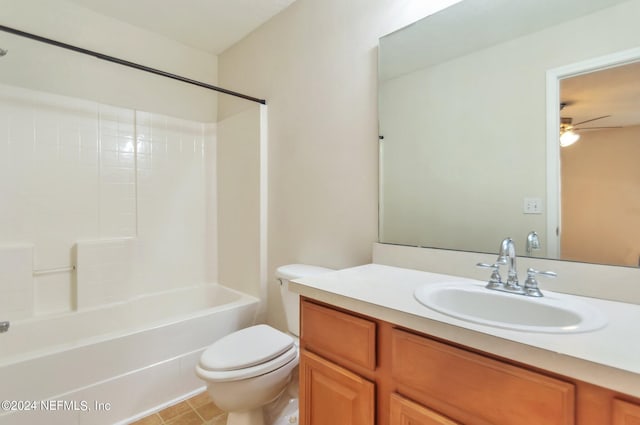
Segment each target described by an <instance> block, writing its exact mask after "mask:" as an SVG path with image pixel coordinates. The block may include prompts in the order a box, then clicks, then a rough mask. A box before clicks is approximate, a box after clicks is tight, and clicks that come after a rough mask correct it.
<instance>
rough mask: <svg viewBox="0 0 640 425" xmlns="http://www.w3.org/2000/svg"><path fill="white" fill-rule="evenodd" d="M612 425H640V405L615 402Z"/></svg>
mask: <svg viewBox="0 0 640 425" xmlns="http://www.w3.org/2000/svg"><path fill="white" fill-rule="evenodd" d="M612 425H640V404H634V403H629V402H627V401H624V400H618V399H615V400H613V422H612Z"/></svg>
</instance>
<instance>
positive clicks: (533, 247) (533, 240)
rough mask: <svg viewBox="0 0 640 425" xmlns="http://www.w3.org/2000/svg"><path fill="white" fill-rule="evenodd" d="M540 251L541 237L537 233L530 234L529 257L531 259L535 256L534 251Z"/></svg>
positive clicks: (528, 243)
mask: <svg viewBox="0 0 640 425" xmlns="http://www.w3.org/2000/svg"><path fill="white" fill-rule="evenodd" d="M539 249H540V237H539V236H538V233H536V232H535V231H531V232H529V234H528V235H527V255H528V256H529V257H531V256H532V255H533V251H537V250H539Z"/></svg>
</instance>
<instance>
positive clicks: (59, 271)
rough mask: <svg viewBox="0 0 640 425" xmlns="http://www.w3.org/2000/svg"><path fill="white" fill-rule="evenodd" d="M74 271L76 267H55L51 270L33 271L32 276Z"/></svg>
mask: <svg viewBox="0 0 640 425" xmlns="http://www.w3.org/2000/svg"><path fill="white" fill-rule="evenodd" d="M75 270H76V266H69V267H56V268H52V269H40V270H34V271H33V275H34V276H40V275H43V274H51V273H64V272H74V271H75Z"/></svg>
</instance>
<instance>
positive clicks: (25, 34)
mask: <svg viewBox="0 0 640 425" xmlns="http://www.w3.org/2000/svg"><path fill="white" fill-rule="evenodd" d="M0 31H4V32H8V33H10V34H14V35H18V36H20V37H25V38H29V39H31V40H35V41H39V42H41V43H45V44H50V45H52V46H57V47H61V48H63V49H67V50H72V51H74V52H77V53H82V54H85V55H89V56H93V57H95V58H98V59H102V60H105V61H107V62H113V63H117V64H119V65H123V66H128V67H129V68H135V69H138V70H140V71H145V72H150V73H151V74H156V75H160V76H162V77H167V78H171V79H173V80H178V81H182V82H184V83H188V84H193V85H194V86H199V87H203V88H205V89H209V90H214V91H217V92H220V93H224V94H228V95H231V96H235V97H240V98H242V99H246V100H250V101H252V102H257V103H261V104H263V105H266V104H267V101H266V100H264V99H258V98H257V97H252V96H248V95H246V94H242V93H238V92H235V91H231V90H227V89H223V88H222V87H217V86H213V85H211V84H207V83H203V82H201V81H197V80H192V79H191V78H186V77H182V76H180V75H176V74H171V73H170V72H166V71H161V70H159V69H155V68H150V67H148V66H145V65H140V64H137V63H135V62H130V61H127V60H124V59H119V58H116V57H113V56H109V55H105V54H102V53H98V52H94V51H92V50H88V49H83V48H82V47H77V46H74V45H72V44H67V43H62V42H60V41H56V40H52V39H50V38H45V37H41V36H39V35H35V34H31V33H28V32H24V31H20V30H17V29H15V28H10V27H7V26H4V25H0Z"/></svg>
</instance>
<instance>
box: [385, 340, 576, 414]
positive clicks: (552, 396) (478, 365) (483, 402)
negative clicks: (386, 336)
mask: <svg viewBox="0 0 640 425" xmlns="http://www.w3.org/2000/svg"><path fill="white" fill-rule="evenodd" d="M391 374H392V377H393V379H394V381H395V382H396V383H397V385H398V391H399V392H400V393H405V394H406V395H407V396H409V397H410V398H412V399H414V400H416V401H419V402H420V403H424V404H425V405H428V406H430V407H432V408H434V409H435V410H437V411H438V412H441V413H442V414H444V415H446V416H447V417H450V418H452V419H454V420H458V421H460V422H462V423H465V424H468V425H471V424H492V425H513V424H518V425H540V424H545V425H573V424H574V421H575V419H574V417H575V413H574V409H575V401H574V400H575V389H574V386H573V384H570V383H567V382H563V381H560V380H558V379H554V378H550V377H548V376H545V375H541V374H539V373H536V372H533V371H529V370H526V369H523V368H519V367H516V366H512V365H509V364H506V363H503V362H500V361H497V360H494V359H489V358H486V357H483V356H481V355H478V354H475V353H471V352H468V351H465V350H461V349H459V348H455V347H452V346H449V345H446V344H442V343H439V342H436V341H433V340H431V339H428V338H424V337H421V336H417V335H414V334H411V333H408V332H404V331H400V330H398V329H394V330H393V333H392V363H391Z"/></svg>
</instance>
